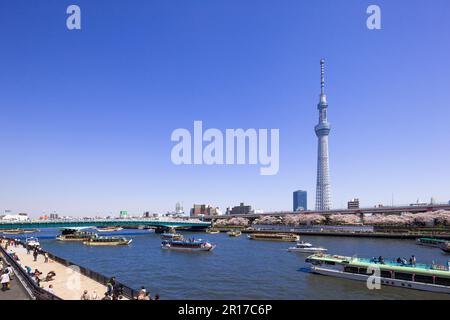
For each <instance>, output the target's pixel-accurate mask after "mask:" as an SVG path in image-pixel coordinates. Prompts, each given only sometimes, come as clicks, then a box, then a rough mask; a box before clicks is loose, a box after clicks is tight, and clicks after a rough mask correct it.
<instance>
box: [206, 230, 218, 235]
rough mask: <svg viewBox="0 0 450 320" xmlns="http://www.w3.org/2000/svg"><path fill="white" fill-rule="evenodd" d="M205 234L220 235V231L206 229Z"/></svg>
mask: <svg viewBox="0 0 450 320" xmlns="http://www.w3.org/2000/svg"><path fill="white" fill-rule="evenodd" d="M206 233H209V234H217V233H220V230H217V229H207V230H206Z"/></svg>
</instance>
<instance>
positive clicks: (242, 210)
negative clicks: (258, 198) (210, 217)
mask: <svg viewBox="0 0 450 320" xmlns="http://www.w3.org/2000/svg"><path fill="white" fill-rule="evenodd" d="M251 211H252V206H246V205H244V203H243V202H241V203H240V204H239V206H236V207H233V208H232V209H231V210H230V211H229V214H249V213H250V212H251Z"/></svg>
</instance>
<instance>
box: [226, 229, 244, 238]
mask: <svg viewBox="0 0 450 320" xmlns="http://www.w3.org/2000/svg"><path fill="white" fill-rule="evenodd" d="M241 234H242V232H241V231H240V230H233V231H228V232H227V235H228V236H230V237H239V236H240V235H241Z"/></svg>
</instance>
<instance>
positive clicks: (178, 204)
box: [175, 202, 184, 215]
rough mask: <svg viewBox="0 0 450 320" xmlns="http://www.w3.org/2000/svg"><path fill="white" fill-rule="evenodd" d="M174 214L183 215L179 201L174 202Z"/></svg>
mask: <svg viewBox="0 0 450 320" xmlns="http://www.w3.org/2000/svg"><path fill="white" fill-rule="evenodd" d="M175 214H177V215H183V214H184V210H183V205H182V204H181V203H180V202H177V203H176V204H175Z"/></svg>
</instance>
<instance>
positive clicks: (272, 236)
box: [248, 233, 300, 242]
mask: <svg viewBox="0 0 450 320" xmlns="http://www.w3.org/2000/svg"><path fill="white" fill-rule="evenodd" d="M248 238H249V239H250V240H267V241H284V242H297V241H299V240H300V236H299V235H296V234H293V233H253V234H250V235H248Z"/></svg>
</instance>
